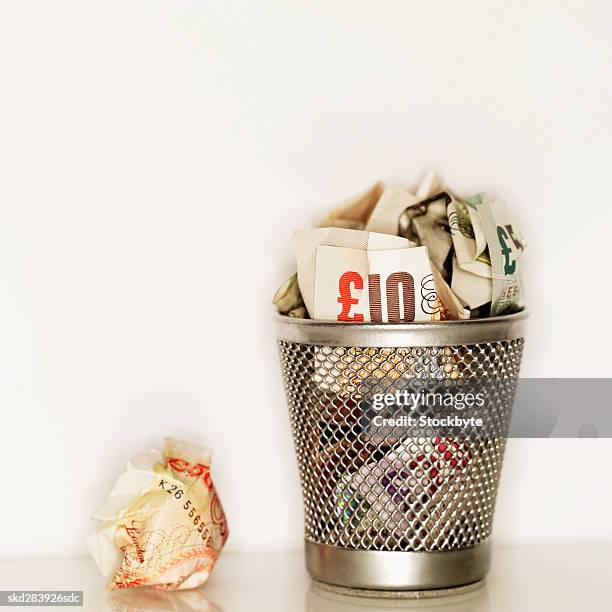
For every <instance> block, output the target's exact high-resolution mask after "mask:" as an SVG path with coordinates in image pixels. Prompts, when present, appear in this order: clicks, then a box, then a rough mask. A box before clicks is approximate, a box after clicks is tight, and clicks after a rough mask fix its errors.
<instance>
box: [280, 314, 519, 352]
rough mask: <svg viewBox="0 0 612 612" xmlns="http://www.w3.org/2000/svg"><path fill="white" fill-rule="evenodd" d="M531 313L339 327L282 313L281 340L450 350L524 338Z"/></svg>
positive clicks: (347, 324) (355, 324) (356, 324)
mask: <svg viewBox="0 0 612 612" xmlns="http://www.w3.org/2000/svg"><path fill="white" fill-rule="evenodd" d="M528 317H529V310H528V309H526V308H524V309H523V310H521V311H519V312H516V313H514V314H510V315H503V316H498V317H490V318H487V319H465V320H459V321H415V322H412V323H338V322H336V321H317V320H314V319H298V318H296V317H288V316H286V315H281V314H279V313H275V314H274V322H275V326H276V330H277V336H278V339H279V340H288V341H290V342H299V343H302V344H322V345H327V346H371V347H374V346H376V347H406V346H448V345H463V344H480V343H486V342H499V341H503V340H515V339H517V338H522V337H523V336H524V332H525V326H526V325H525V323H526V320H527V318H528Z"/></svg>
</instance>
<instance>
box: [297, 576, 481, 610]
mask: <svg viewBox="0 0 612 612" xmlns="http://www.w3.org/2000/svg"><path fill="white" fill-rule="evenodd" d="M415 609H421V610H423V609H427V610H428V612H490V611H491V610H492V609H493V608H492V607H491V604H490V600H489V594H488V592H487V588H486V584H482V585H480V586H479V587H478V588H476V589H475V590H472V591H469V592H464V593H461V594H459V595H449V596H445V597H435V598H430V597H427V598H425V599H395V598H371V597H355V596H353V595H348V594H344V593H335V592H330V591H328V590H327V589H326V588H325V587H323V588H321V586H320V585H319V584H316V583H313V584H311V585H310V587H309V588H308V590H307V592H306V612H374V611H375V610H376V611H378V610H415Z"/></svg>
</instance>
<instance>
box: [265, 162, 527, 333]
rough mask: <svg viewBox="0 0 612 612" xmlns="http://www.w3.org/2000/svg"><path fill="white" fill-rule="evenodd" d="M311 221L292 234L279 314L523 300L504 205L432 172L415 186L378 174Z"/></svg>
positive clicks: (480, 313) (486, 305) (451, 307)
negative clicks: (465, 193)
mask: <svg viewBox="0 0 612 612" xmlns="http://www.w3.org/2000/svg"><path fill="white" fill-rule="evenodd" d="M317 226H318V228H317V229H312V230H304V231H302V232H296V233H295V234H294V250H295V255H296V261H297V269H298V271H297V276H296V275H293V276H292V277H291V278H290V279H289V280H288V281H286V282H285V283H284V284H283V285H282V286H281V288H280V289H279V290H278V291H277V293H276V295H275V296H274V300H273V302H274V304H275V305H276V306H277V309H278V311H279V312H280V313H281V314H288V315H289V316H293V317H301V318H313V319H318V320H323V321H339V322H354V323H360V322H364V323H367V322H374V323H383V322H390V323H403V322H411V321H424V320H456V319H468V318H482V317H488V316H499V315H504V314H510V313H512V312H517V311H519V310H521V309H522V308H523V296H522V282H521V277H520V271H521V266H520V260H521V256H522V252H523V250H524V248H525V241H524V239H523V238H522V236H521V234H520V232H519V230H518V228H517V226H516V223H515V222H514V220H513V219H512V216H511V214H510V210H509V208H508V206H507V205H506V204H504V203H503V202H498V201H491V200H489V199H488V198H487V196H486V195H485V194H484V193H477V194H476V195H473V196H471V197H468V198H465V199H463V198H461V197H459V196H458V195H457V194H455V193H454V192H453V191H451V190H450V189H449V188H447V187H446V186H444V185H443V184H442V183H441V181H440V180H439V179H438V177H437V176H436V175H435V174H434V173H433V172H428V173H427V174H426V175H425V177H424V178H423V180H422V181H421V183H420V185H419V186H418V188H417V189H416V191H415V193H414V194H412V193H411V192H410V191H408V190H406V189H404V188H401V187H397V186H394V185H388V184H384V183H381V182H378V183H376V184H375V185H373V186H372V187H371V188H369V189H368V190H366V191H364V192H363V193H361V194H359V195H357V196H355V197H353V198H351V199H350V200H348V201H347V202H344V203H342V204H340V205H339V206H337V207H335V208H334V209H333V210H332V211H331V212H329V213H328V214H326V215H324V216H322V217H320V218H319V219H318V221H317ZM402 238H403V239H405V241H404V242H398V239H402Z"/></svg>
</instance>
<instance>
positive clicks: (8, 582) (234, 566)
mask: <svg viewBox="0 0 612 612" xmlns="http://www.w3.org/2000/svg"><path fill="white" fill-rule="evenodd" d="M13 589H15V590H21V589H23V590H34V589H40V590H51V589H53V590H55V589H57V590H60V589H62V590H72V589H74V590H83V591H84V608H81V609H85V610H91V611H98V610H99V611H110V610H113V611H121V612H154V611H157V610H172V611H179V610H180V611H188V610H202V611H210V612H221V611H223V612H243V611H244V612H247V611H248V612H254V611H259V610H262V611H266V612H276V611H278V612H302V611H304V612H358V611H365V610H367V611H370V612H373V611H374V610H387V609H395V610H398V609H402V610H411V609H415V608H421V609H423V608H426V609H427V610H428V612H436V611H445V612H451V611H452V612H457V611H459V612H462V611H470V612H472V611H473V612H486V611H494V612H505V611H512V612H531V611H534V612H535V611H537V612H545V611H548V610H554V611H564V610H568V611H570V610H571V611H572V612H575V611H579V612H583V611H584V612H586V611H587V610H602V611H603V610H612V544H563V545H561V544H559V545H554V546H533V547H528V548H527V547H497V548H495V549H494V551H493V566H492V569H491V572H490V574H489V577H488V579H487V581H486V583H485V585H484V587H483V588H481V589H480V590H478V591H476V592H474V593H469V594H465V595H462V596H459V597H455V598H450V599H437V600H423V601H403V602H392V601H385V600H370V599H363V598H351V597H347V596H339V595H332V594H328V593H325V592H321V591H320V590H319V589H317V588H316V587H313V586H312V584H311V582H310V580H309V578H308V576H307V574H306V572H305V570H304V564H303V557H302V553H301V552H273V553H269V552H268V553H248V554H246V553H243V554H238V553H224V554H223V555H222V556H221V559H220V560H219V563H218V564H217V566H216V567H215V569H214V571H213V574H212V576H211V578H210V579H209V581H208V582H207V583H206V584H205V585H204V586H203V587H202V588H201V589H198V590H195V591H187V592H183V593H160V592H156V591H153V592H151V591H149V590H142V589H140V590H138V589H131V590H129V591H125V592H121V593H117V592H114V593H112V594H109V593H108V592H107V591H106V590H105V584H104V580H103V579H102V578H101V576H100V575H99V574H98V572H97V569H96V568H95V566H94V564H93V562H92V561H91V560H90V559H66V560H37V561H32V560H28V561H26V560H23V561H2V562H0V590H13ZM3 609H9V608H3ZM15 609H16V608H15ZM20 609H23V608H20ZM36 609H37V610H47V609H48V610H58V609H61V608H57V607H55V608H43V607H37V608H36ZM71 609H75V610H78V609H79V608H71Z"/></svg>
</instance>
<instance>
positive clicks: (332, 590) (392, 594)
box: [312, 579, 485, 600]
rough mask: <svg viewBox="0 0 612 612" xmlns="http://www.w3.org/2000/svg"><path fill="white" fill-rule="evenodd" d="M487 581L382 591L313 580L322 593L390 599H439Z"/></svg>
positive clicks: (473, 591) (472, 591) (477, 588)
mask: <svg viewBox="0 0 612 612" xmlns="http://www.w3.org/2000/svg"><path fill="white" fill-rule="evenodd" d="M484 584H485V581H484V579H483V580H479V581H478V582H472V584H464V585H462V586H456V587H450V588H448V589H428V590H426V591H381V590H374V589H355V588H352V587H342V586H337V585H335V584H327V583H326V582H320V581H319V580H313V581H312V586H313V589H315V590H318V591H321V592H322V593H329V594H332V595H340V596H343V597H359V598H363V599H388V600H406V599H410V600H415V599H419V600H420V599H439V598H450V597H453V598H454V597H457V596H459V595H467V594H474V595H475V594H476V593H477V592H478V591H480V590H481V589H482V588H483V587H484Z"/></svg>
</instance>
